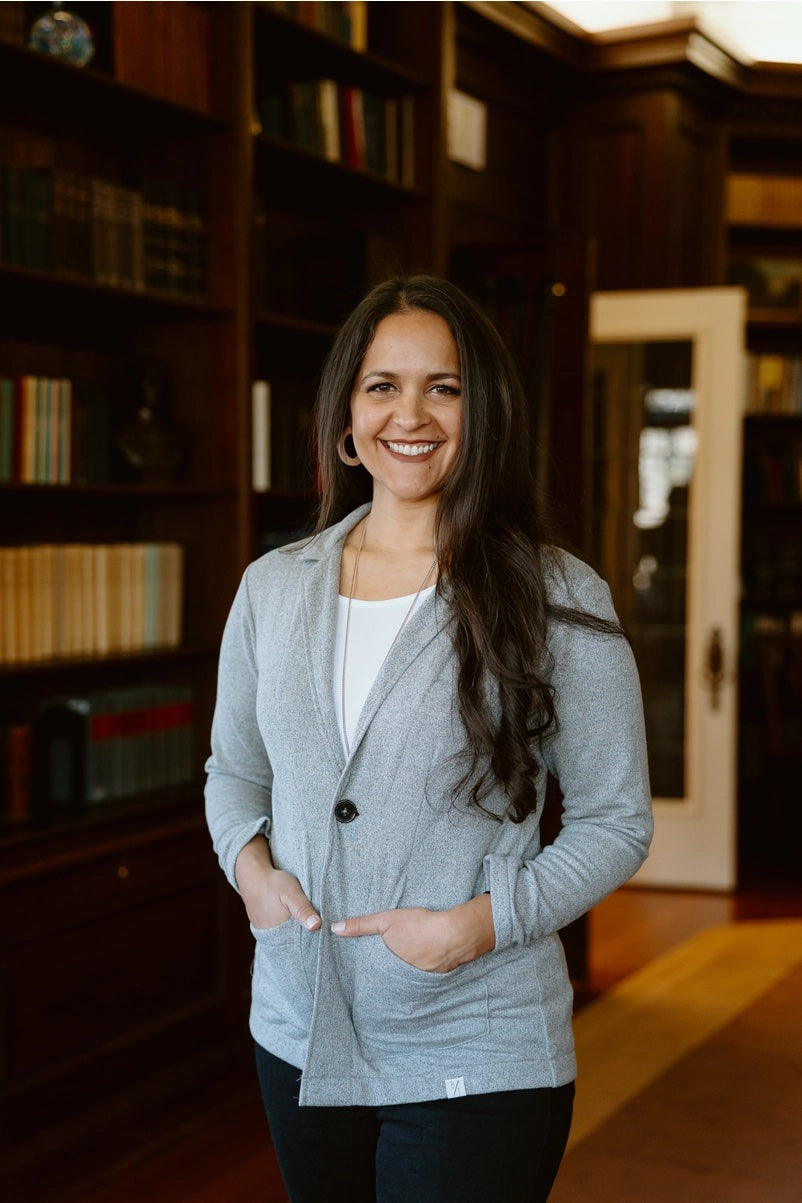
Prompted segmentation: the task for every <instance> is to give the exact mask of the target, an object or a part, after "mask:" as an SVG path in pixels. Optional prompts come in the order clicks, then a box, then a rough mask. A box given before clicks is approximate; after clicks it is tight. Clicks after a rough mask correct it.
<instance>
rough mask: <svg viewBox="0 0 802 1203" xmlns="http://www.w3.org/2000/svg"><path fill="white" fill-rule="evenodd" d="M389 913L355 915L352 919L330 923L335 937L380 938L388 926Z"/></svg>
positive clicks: (378, 912)
mask: <svg viewBox="0 0 802 1203" xmlns="http://www.w3.org/2000/svg"><path fill="white" fill-rule="evenodd" d="M390 915H391V912H390V911H377V913H376V914H375V915H357V916H356V918H354V919H338V920H337V922H336V923H332V925H331V930H332V931H333V932H334V934H335V936H381V935H384V933H385V932H386V931H387V928H388V927H389V925H390Z"/></svg>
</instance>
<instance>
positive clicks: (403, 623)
mask: <svg viewBox="0 0 802 1203" xmlns="http://www.w3.org/2000/svg"><path fill="white" fill-rule="evenodd" d="M367 534H368V524H367V521H366V522H365V525H364V526H363V527H362V538H361V540H360V543H359V546H358V547H357V549H356V555H355V556H354V571H353V573H352V575H351V588H350V589H349V590H348V606H347V608H346V611H345V639H344V640H343V666H342V672H341V674H340V705H341V708H342V719H341V722H342V729H343V743H344V744H345V753H346V756H350V755H351V745H350V743H349V742H348V731H347V729H346V721H345V665H346V662H347V660H348V634H349V631H350V629H351V602H352V601H353V598H354V593H355V592H356V579H357V572H358V570H359V557H360V556H361V555H362V548H363V547H364V546H365V539H366V538H367ZM436 567H437V556H435V557H434V559H433V560H432V562H431V564H430V565H429V567H428V568H427V570H426V576H425V577H424V578H423V580H422V581H421V583H420V585H419V586H418V592H417V593H416V594H415V596H414V597H413V599H412V604H411V606H410V607H409V609H408V610H407V612H406V614H405V615H404V617H403V618H402V619H401V626H400V627H399V628H398V630H397V631H396V633H395V635H394V636H393V642H392V643H391V644H390V646H389V647H388V649H387V651H386V653H385V656H384V660H386V659H387V657H388V656H389V655H390V652H391V651H392V650H393V648H394V647H395V645H396V642H397V640H398V636H399V635H400V634H401V632H402V631H403V629H404V627H405V626H406V625H407V620H408V618H409V616H410V615H411V613H412V611H413V610H414V609H415V604H416V602H417V600H418V598H419V597H420V595H421V593H422V592H423V590H424V587H425V585H426V582H427V581H428V579H429V577H430V576H431V575H432V573H433V572H434V570H435V568H436ZM384 660H382V664H383V663H384Z"/></svg>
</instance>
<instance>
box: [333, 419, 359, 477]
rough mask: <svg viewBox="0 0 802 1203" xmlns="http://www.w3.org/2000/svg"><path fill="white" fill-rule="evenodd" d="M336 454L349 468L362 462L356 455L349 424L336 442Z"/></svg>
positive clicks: (355, 466)
mask: <svg viewBox="0 0 802 1203" xmlns="http://www.w3.org/2000/svg"><path fill="white" fill-rule="evenodd" d="M337 454H338V455H339V457H340V459H341V460H342V462H343V463H344V464H347V465H348V467H349V468H358V467H359V465H360V464H361V463H362V460H361V459H360V458H359V456H358V455H357V450H356V445H355V443H354V436H353V434H352V433H351V427H350V426H349V427H348V428H347V429H346V430H344V431H343V432H342V434H341V435H340V438H339V441H338V443H337Z"/></svg>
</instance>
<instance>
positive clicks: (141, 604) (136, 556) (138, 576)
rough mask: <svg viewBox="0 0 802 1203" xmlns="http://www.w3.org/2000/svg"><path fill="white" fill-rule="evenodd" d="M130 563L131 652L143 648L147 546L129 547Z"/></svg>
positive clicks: (142, 544)
mask: <svg viewBox="0 0 802 1203" xmlns="http://www.w3.org/2000/svg"><path fill="white" fill-rule="evenodd" d="M130 562H131V606H130V611H131V612H130V643H129V647H130V648H131V650H132V651H141V650H142V648H144V646H145V593H146V589H147V545H146V544H145V543H132V544H131V545H130Z"/></svg>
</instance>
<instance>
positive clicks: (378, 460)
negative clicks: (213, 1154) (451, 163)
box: [206, 276, 651, 1203]
mask: <svg viewBox="0 0 802 1203" xmlns="http://www.w3.org/2000/svg"><path fill="white" fill-rule="evenodd" d="M527 412H528V407H527V399H526V397H525V395H524V392H523V389H522V386H521V383H520V381H519V379H518V376H517V374H516V372H515V370H514V368H513V366H512V361H511V359H510V356H509V354H508V353H507V350H506V348H505V347H504V345H503V343H502V341H501V340H500V338H499V336H498V334H497V332H496V330H495V328H494V327H493V326H492V324H491V323H490V322H489V321H488V319H487V318H486V316H485V315H484V314H483V313H482V312H481V310H479V309H478V308H477V307H476V306H475V305H474V304H473V303H472V302H471V301H470V300H469V298H468V297H467V296H466V295H465V294H464V293H462V292H461V291H460V290H459V289H457V288H455V287H454V286H453V285H451V284H450V283H448V282H447V281H444V280H439V279H436V278H434V277H429V276H418V277H412V278H402V279H393V280H388V281H386V282H385V283H384V284H381V285H379V286H378V287H377V288H375V289H374V290H373V291H372V292H371V293H369V294H368V296H367V297H365V299H364V300H363V301H362V302H361V303H360V305H358V306H357V308H356V309H355V310H354V312H353V313H352V314H351V316H350V317H349V318H348V319H347V320H346V321H345V323H344V324H343V326H342V328H341V329H340V332H339V334H338V336H337V338H336V340H335V342H334V345H333V347H332V350H331V353H330V355H329V357H328V359H327V362H326V364H325V366H324V370H323V374H322V378H321V383H320V388H319V392H318V402H317V411H316V439H317V453H318V462H319V465H320V479H321V482H322V498H321V510H320V517H319V520H318V526H317V531H316V534H315V536H314V537H313V538H312V539H310V540H306V541H304V542H302V543H299V544H296V545H295V546H292V547H288V548H283V549H281V550H280V551H278V552H272V553H270V554H269V555H267V556H264V557H262V559H260V560H258V561H256V562H255V563H254V564H252V565H251V566H250V567H249V568H248V569H247V570H246V573H245V576H244V578H243V581H242V583H241V586H240V589H239V592H238V594H237V597H236V598H235V600H234V604H233V606H232V609H231V613H230V616H229V620H228V624H227V626H226V632H225V635H224V638H223V644H222V648H221V654H220V670H219V684H218V701H217V707H216V711H215V719H214V726H213V730H212V755H211V757H210V758H209V761H208V763H207V769H208V773H209V779H208V783H207V790H206V797H207V814H208V820H209V826H210V829H211V832H212V836H213V838H214V842H215V847H216V849H217V852H218V855H219V858H220V861H221V865H222V867H223V869H224V870H225V872H226V874H227V875H228V877H229V880H230V881H231V883H232V885H235V886H236V887H237V888H238V890H239V892H240V894H241V896H242V900H243V902H244V904H245V909H246V911H247V914H248V918H249V919H250V923H251V929H252V932H253V935H254V940H255V958H254V968H253V987H252V1005H251V1032H252V1034H253V1036H254V1040H255V1043H256V1061H257V1068H258V1072H259V1080H260V1084H261V1088H262V1094H263V1098H264V1103H265V1108H266V1111H267V1116H268V1120H269V1124H270V1130H271V1134H272V1137H273V1143H274V1146H275V1149H276V1152H277V1156H278V1160H279V1164H280V1167H281V1171H282V1174H283V1176H284V1179H285V1182H286V1186H287V1190H288V1193H289V1196H290V1199H291V1200H292V1203H320V1200H321V1199H325V1200H326V1201H327V1203H406V1201H407V1200H409V1199H419V1200H425V1203H455V1201H456V1200H459V1203H486V1201H487V1200H488V1199H491V1198H492V1199H501V1198H503V1199H504V1200H505V1203H543V1201H544V1200H545V1199H546V1198H547V1197H548V1195H549V1192H550V1190H551V1184H552V1182H553V1180H554V1177H555V1175H556V1172H557V1167H558V1165H559V1162H560V1158H561V1156H562V1151H563V1148H564V1146H565V1141H566V1138H567V1134H568V1129H569V1126H570V1118H571V1108H572V1099H573V1078H574V1072H575V1062H574V1054H573V1045H572V1037H571V1012H572V995H571V986H570V982H569V979H568V973H567V970H566V965H565V958H564V956H563V952H562V946H561V943H560V939H559V936H558V934H557V933H558V931H559V929H560V928H561V927H564V926H565V925H566V924H567V923H570V922H571V921H572V920H573V919H575V918H576V917H577V916H578V915H580V914H582V913H583V912H584V911H586V910H588V909H589V908H590V907H591V906H593V905H594V904H595V903H596V902H597V901H599V899H601V898H602V897H603V896H604V895H606V894H608V893H610V892H611V891H612V890H614V889H615V888H616V887H617V886H618V885H620V884H621V883H622V882H623V881H625V880H627V879H628V878H629V877H630V876H631V874H632V873H633V872H634V871H635V870H636V869H637V868H638V866H639V865H640V863H641V862H642V860H643V858H644V857H645V855H646V852H647V849H648V844H649V839H650V836H651V805H650V804H651V795H650V790H649V782H648V774H647V769H646V756H645V747H644V736H643V713H642V707H641V700H640V692H639V686H638V679H637V674H636V671H635V667H634V661H633V658H632V653H631V651H630V648H629V644H628V643H627V641H626V640H625V639H624V638H623V636H622V633H621V630H620V627H619V626H618V623H617V620H616V617H615V614H614V612H613V609H612V606H611V603H610V597H609V591H608V590H607V588H606V586H605V585H604V584H603V582H602V581H600V580H599V578H598V577H597V576H596V575H595V574H594V573H593V572H592V571H591V570H590V568H588V567H587V566H586V565H584V564H582V563H580V561H579V560H577V559H575V558H574V557H573V556H571V555H568V554H567V553H565V552H562V551H558V550H557V548H556V547H554V546H552V545H551V544H549V543H548V542H546V540H545V539H544V535H543V525H542V520H541V517H540V515H539V513H538V512H537V511H536V508H535V498H536V497H537V496H538V491H537V490H536V489H535V487H534V482H533V480H532V469H531V457H530V446H529V436H528V429H527ZM359 500H362V501H363V502H364V504H361V505H360V504H355V502H357V501H359ZM548 774H552V775H553V776H554V777H555V778H556V779H557V780H558V782H559V784H560V787H561V789H562V792H563V797H564V813H565V820H564V826H563V830H562V832H561V833H560V835H559V836H558V838H557V840H556V841H555V842H554V844H552V845H550V846H549V847H546V848H541V837H540V815H541V812H542V809H543V803H544V798H545V790H546V781H547V777H548Z"/></svg>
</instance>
